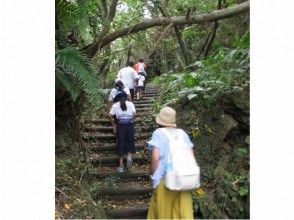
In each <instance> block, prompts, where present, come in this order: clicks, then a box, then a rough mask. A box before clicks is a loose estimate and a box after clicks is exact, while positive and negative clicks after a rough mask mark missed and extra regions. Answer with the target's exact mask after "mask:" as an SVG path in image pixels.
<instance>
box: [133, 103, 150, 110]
mask: <svg viewBox="0 0 294 220" xmlns="http://www.w3.org/2000/svg"><path fill="white" fill-rule="evenodd" d="M135 107H136V109H137V108H148V107H150V108H151V107H152V104H151V103H150V104H148V103H147V104H145V103H143V104H135Z"/></svg>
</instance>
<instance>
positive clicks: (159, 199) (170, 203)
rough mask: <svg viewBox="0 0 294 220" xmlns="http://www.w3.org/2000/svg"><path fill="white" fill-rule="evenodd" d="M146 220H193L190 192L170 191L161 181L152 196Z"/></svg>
mask: <svg viewBox="0 0 294 220" xmlns="http://www.w3.org/2000/svg"><path fill="white" fill-rule="evenodd" d="M147 219H193V207H192V193H191V191H182V192H177V191H171V190H169V189H168V188H166V187H165V186H164V181H163V180H161V181H160V184H159V186H158V187H157V188H156V189H155V191H154V192H153V194H152V197H151V202H150V206H149V210H148V215H147Z"/></svg>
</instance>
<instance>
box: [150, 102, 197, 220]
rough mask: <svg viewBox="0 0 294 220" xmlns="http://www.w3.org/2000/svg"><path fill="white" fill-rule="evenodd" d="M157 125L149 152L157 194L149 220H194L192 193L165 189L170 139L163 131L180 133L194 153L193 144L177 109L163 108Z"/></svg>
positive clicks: (151, 204)
mask: <svg viewBox="0 0 294 220" xmlns="http://www.w3.org/2000/svg"><path fill="white" fill-rule="evenodd" d="M155 121H156V123H157V124H158V125H159V126H160V128H158V129H156V130H155V131H154V132H153V134H152V138H151V140H150V141H149V142H148V149H149V150H150V151H151V166H150V167H151V179H152V186H153V188H154V189H155V190H154V192H153V195H152V197H151V202H150V206H149V210H148V215H147V219H193V206H192V193H191V191H172V190H169V189H168V188H166V187H165V185H164V177H165V170H166V165H167V156H168V153H169V152H168V151H169V138H168V137H167V136H166V135H165V134H164V131H163V128H165V130H167V131H168V133H169V134H170V135H175V134H179V133H180V134H181V135H182V137H183V140H184V141H185V142H186V143H187V145H188V146H189V147H191V150H192V148H193V144H192V142H191V141H190V138H189V136H188V134H187V133H186V132H185V131H183V130H182V129H178V128H177V124H176V111H175V110H174V109H173V108H170V107H164V108H162V109H161V110H160V112H159V114H158V115H157V116H156V118H155Z"/></svg>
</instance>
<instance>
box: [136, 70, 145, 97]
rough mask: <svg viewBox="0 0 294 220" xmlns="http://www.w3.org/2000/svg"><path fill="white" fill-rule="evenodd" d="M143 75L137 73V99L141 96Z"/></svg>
mask: <svg viewBox="0 0 294 220" xmlns="http://www.w3.org/2000/svg"><path fill="white" fill-rule="evenodd" d="M144 82H145V77H144V76H142V75H138V86H137V99H138V100H139V99H140V98H142V93H143V88H144Z"/></svg>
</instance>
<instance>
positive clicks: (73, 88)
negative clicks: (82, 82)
mask: <svg viewBox="0 0 294 220" xmlns="http://www.w3.org/2000/svg"><path fill="white" fill-rule="evenodd" d="M55 71H56V76H57V79H58V80H59V81H60V82H61V83H62V85H63V86H64V87H65V89H66V90H67V91H68V92H69V93H70V96H71V98H72V99H73V101H76V99H77V98H78V97H79V95H80V94H81V88H80V86H79V85H78V83H76V80H75V79H74V78H73V77H72V76H71V75H69V74H65V73H64V71H62V70H61V69H60V68H59V67H56V69H55Z"/></svg>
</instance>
